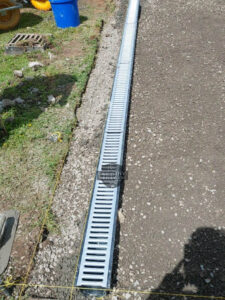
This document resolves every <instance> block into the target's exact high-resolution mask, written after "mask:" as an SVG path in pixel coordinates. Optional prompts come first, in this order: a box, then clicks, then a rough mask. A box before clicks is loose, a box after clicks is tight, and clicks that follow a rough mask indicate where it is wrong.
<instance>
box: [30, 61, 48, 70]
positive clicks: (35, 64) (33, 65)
mask: <svg viewBox="0 0 225 300" xmlns="http://www.w3.org/2000/svg"><path fill="white" fill-rule="evenodd" d="M28 66H29V68H32V69H34V70H35V71H36V70H37V69H39V68H41V67H44V65H43V64H42V63H40V62H39V61H32V62H30V63H29V65H28Z"/></svg>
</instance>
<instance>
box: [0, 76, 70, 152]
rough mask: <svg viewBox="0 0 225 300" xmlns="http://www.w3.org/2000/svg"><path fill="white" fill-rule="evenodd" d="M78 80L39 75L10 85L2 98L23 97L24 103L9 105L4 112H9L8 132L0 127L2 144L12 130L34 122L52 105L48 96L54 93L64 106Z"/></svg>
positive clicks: (0, 143)
mask: <svg viewBox="0 0 225 300" xmlns="http://www.w3.org/2000/svg"><path fill="white" fill-rule="evenodd" d="M75 81H76V77H75V76H71V75H67V74H59V75H55V76H49V77H45V76H37V77H33V78H27V79H24V80H23V81H22V82H20V83H19V84H18V85H15V86H12V87H8V88H6V89H4V90H3V92H2V93H1V94H0V99H1V100H3V99H9V100H14V99H15V98H17V97H21V98H22V99H23V100H24V102H23V103H22V104H16V105H11V106H10V105H9V106H7V107H6V108H5V109H4V110H3V112H2V114H4V113H7V114H8V118H6V119H5V121H4V125H5V128H6V131H7V134H5V133H4V131H3V130H1V128H0V146H1V145H2V143H4V142H5V141H6V140H7V138H8V137H9V136H10V133H11V131H13V130H15V129H17V128H19V127H22V126H24V125H27V124H29V123H32V121H33V120H34V119H37V118H38V117H39V115H40V114H41V113H43V112H44V111H45V110H46V108H47V107H49V106H50V105H52V104H51V103H49V102H48V96H49V95H53V96H54V97H55V99H56V101H57V105H60V106H64V105H65V104H66V103H67V99H68V97H69V95H70V93H71V90H72V88H73V85H74V83H75Z"/></svg>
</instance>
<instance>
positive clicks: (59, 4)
mask: <svg viewBox="0 0 225 300" xmlns="http://www.w3.org/2000/svg"><path fill="white" fill-rule="evenodd" d="M50 2H51V6H52V10H53V14H54V17H55V22H56V25H57V26H58V27H59V28H68V27H77V26H79V25H80V16H79V11H78V6H77V0H50Z"/></svg>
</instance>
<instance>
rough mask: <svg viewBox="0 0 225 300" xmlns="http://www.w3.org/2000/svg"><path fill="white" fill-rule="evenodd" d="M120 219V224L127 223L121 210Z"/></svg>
mask: <svg viewBox="0 0 225 300" xmlns="http://www.w3.org/2000/svg"><path fill="white" fill-rule="evenodd" d="M118 219H119V222H120V224H123V223H124V222H125V217H124V214H123V212H122V209H120V210H119V211H118Z"/></svg>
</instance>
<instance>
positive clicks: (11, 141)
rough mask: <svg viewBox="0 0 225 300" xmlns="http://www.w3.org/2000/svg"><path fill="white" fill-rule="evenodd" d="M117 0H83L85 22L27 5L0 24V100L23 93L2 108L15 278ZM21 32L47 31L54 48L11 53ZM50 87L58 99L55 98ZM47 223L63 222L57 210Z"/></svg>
mask: <svg viewBox="0 0 225 300" xmlns="http://www.w3.org/2000/svg"><path fill="white" fill-rule="evenodd" d="M110 3H111V1H110V0H109V1H99V0H80V1H79V6H80V14H81V21H82V24H81V25H80V26H79V27H78V28H70V29H65V30H61V29H58V28H57V27H56V26H55V22H54V18H53V15H52V12H51V11H50V12H41V11H38V10H35V9H32V8H24V9H22V10H21V12H22V18H21V21H20V24H19V27H17V28H16V29H14V30H12V31H9V32H0V66H1V68H0V101H1V100H3V99H10V100H13V99H15V98H17V97H21V98H22V99H23V100H24V103H22V104H17V105H13V106H11V107H7V108H5V109H4V110H3V111H2V113H1V118H2V119H3V121H4V124H5V128H6V130H7V135H4V134H3V132H2V131H1V135H0V205H1V211H4V210H7V209H12V208H15V209H17V210H19V212H20V222H19V228H18V231H17V234H16V239H15V242H14V247H13V251H12V255H11V262H10V270H9V271H10V273H11V274H12V275H13V277H14V278H15V279H16V278H20V277H21V276H24V274H25V271H26V269H27V264H28V261H29V258H30V256H31V253H32V251H33V247H34V244H35V242H36V241H37V236H38V232H39V230H40V224H41V223H42V219H43V215H44V212H45V210H46V208H47V207H48V203H49V200H50V199H51V197H52V194H53V190H54V185H55V181H56V173H57V171H58V169H59V166H60V165H61V164H62V161H63V158H64V157H65V155H66V153H67V151H68V145H69V139H70V136H71V132H72V129H73V128H74V127H75V126H76V116H75V111H76V108H77V106H78V105H79V104H80V99H81V95H82V93H83V91H84V89H85V86H86V83H87V80H88V76H89V73H90V71H91V69H92V66H93V63H94V59H95V55H96V51H97V47H98V39H99V37H100V31H101V26H102V20H104V19H105V18H106V17H107V15H108V14H109V13H110V11H111V9H112V5H111V4H110ZM16 33H39V34H46V35H48V40H49V48H48V49H47V50H45V51H44V52H32V53H25V54H22V55H13V56H9V55H6V54H5V51H4V48H5V44H6V43H7V42H8V41H9V40H10V39H11V38H12V37H13V36H14V35H15V34H16ZM32 61H39V62H41V63H42V64H43V65H44V66H43V67H40V68H38V69H37V70H36V71H35V70H33V69H31V68H29V67H28V64H29V62H32ZM21 69H23V78H18V77H15V76H14V74H13V71H14V70H21ZM50 95H53V96H54V97H55V100H56V103H55V104H50V103H49V102H48V97H49V96H50ZM46 230H48V231H53V230H58V228H57V220H55V217H54V215H53V214H52V213H50V214H49V218H48V220H47V222H46Z"/></svg>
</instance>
